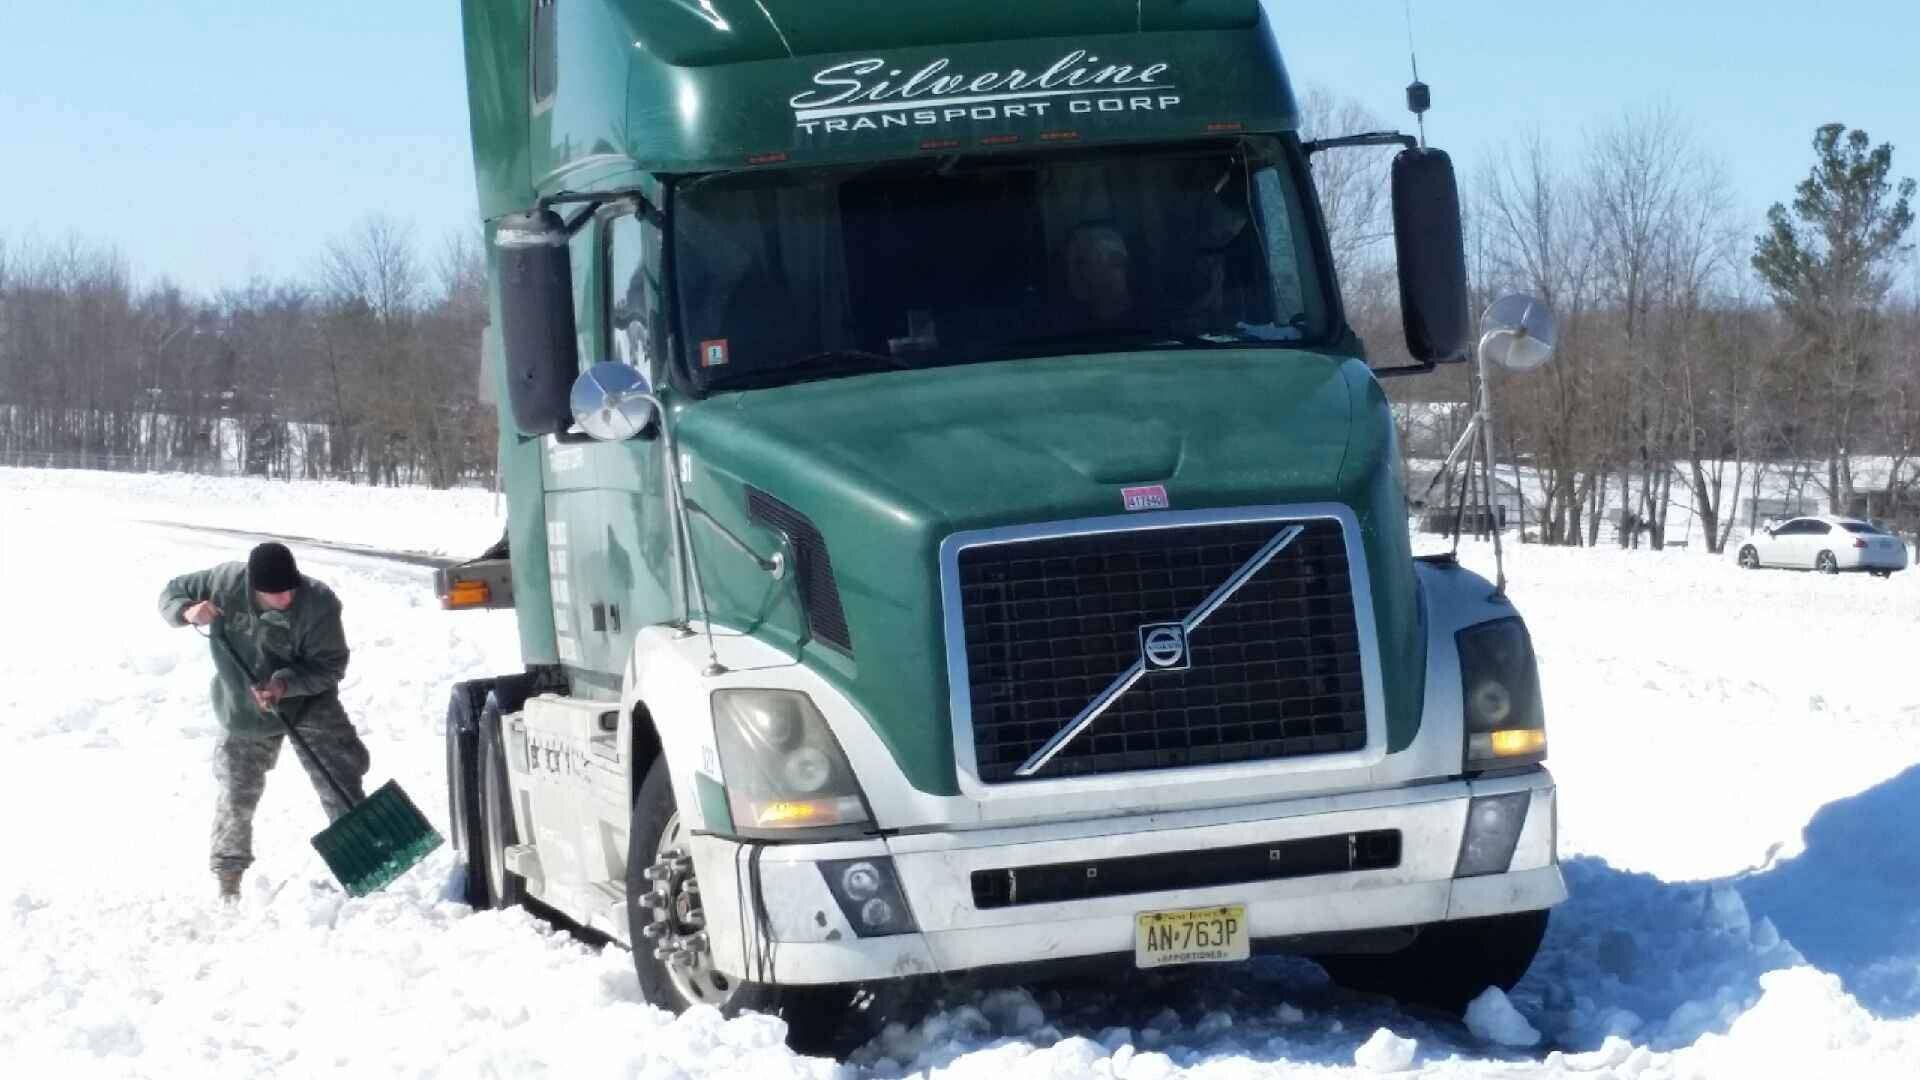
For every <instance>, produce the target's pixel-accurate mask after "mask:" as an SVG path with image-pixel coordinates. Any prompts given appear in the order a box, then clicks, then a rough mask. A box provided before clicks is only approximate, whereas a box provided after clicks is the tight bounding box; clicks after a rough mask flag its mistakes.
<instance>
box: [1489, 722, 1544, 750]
mask: <svg viewBox="0 0 1920 1080" xmlns="http://www.w3.org/2000/svg"><path fill="white" fill-rule="evenodd" d="M1488 741H1489V742H1491V743H1492V744H1493V753H1494V755H1495V756H1496V757H1520V756H1522V755H1525V754H1538V753H1541V752H1543V751H1545V750H1546V748H1547V733H1546V731H1544V730H1543V729H1541V728H1513V729H1508V730H1506V731H1496V732H1494V733H1493V737H1492V738H1491V739H1490V740H1488Z"/></svg>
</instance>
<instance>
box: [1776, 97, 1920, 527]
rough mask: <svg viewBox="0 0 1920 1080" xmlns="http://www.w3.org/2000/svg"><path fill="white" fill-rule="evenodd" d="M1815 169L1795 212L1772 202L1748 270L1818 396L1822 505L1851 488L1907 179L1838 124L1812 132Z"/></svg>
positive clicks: (1899, 246) (1899, 247) (1905, 219)
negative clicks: (1796, 346) (1896, 176)
mask: <svg viewBox="0 0 1920 1080" xmlns="http://www.w3.org/2000/svg"><path fill="white" fill-rule="evenodd" d="M1813 150H1814V155H1815V158H1816V160H1815V162H1814V166H1813V170H1812V171H1811V172H1810V173H1809V174H1808V176H1807V178H1806V179H1805V180H1802V181H1801V182H1800V184H1799V186H1798V187H1796V188H1795V197H1794V200H1793V209H1792V211H1791V212H1789V211H1788V209H1787V207H1785V206H1782V205H1781V204H1779V203H1775V204H1774V205H1773V208H1772V209H1771V210H1769V211H1768V212H1767V231H1766V232H1764V233H1761V234H1760V236H1759V237H1757V238H1756V239H1755V242H1754V253H1753V268H1754V271H1755V272H1756V273H1758V274H1759V275H1760V279H1761V280H1762V281H1763V282H1765V283H1766V286H1767V288H1768V289H1769V290H1770V291H1771V292H1772V294H1773V301H1774V303H1775V304H1776V305H1777V306H1778V307H1779V308H1780V311H1781V312H1782V313H1783V314H1784V315H1785V316H1786V317H1787V319H1788V321H1789V322H1790V323H1791V324H1792V326H1793V328H1794V330H1795V332H1796V335H1797V337H1798V339H1799V342H1800V346H1801V350H1802V355H1803V357H1804V358H1805V359H1806V361H1807V364H1808V367H1809V369H1810V370H1811V371H1812V372H1813V373H1814V374H1815V375H1816V377H1817V378H1818V380H1819V384H1820V386H1821V390H1822V391H1823V393H1824V397H1825V400H1824V402H1823V404H1824V406H1825V408H1826V412H1827V415H1826V416H1825V417H1824V421H1825V427H1826V431H1827V434H1828V438H1829V450H1830V454H1829V459H1828V465H1827V478H1828V487H1827V490H1828V492H1829V500H1830V508H1831V510H1832V511H1833V512H1834V513H1842V512H1845V511H1846V509H1847V504H1848V503H1849V502H1850V501H1851V499H1852V494H1853V469H1852V464H1851V457H1850V454H1851V449H1852V448H1851V444H1852V442H1853V439H1854V435H1855V432H1856V425H1857V424H1858V423H1859V422H1860V421H1861V420H1862V416H1863V413H1864V412H1865V407H1866V405H1867V404H1868V393H1867V392H1868V388H1869V380H1870V377H1871V375H1872V372H1873V368H1874V365H1875V360H1876V357H1875V350H1874V341H1875V337H1876V333H1875V331H1876V329H1877V324H1878V321H1879V314H1880V310H1881V307H1882V305H1883V304H1884V302H1885V300H1886V297H1887V293H1888V292H1889V291H1890V290H1891V288H1892V285H1893V274H1892V267H1893V264H1894V263H1895V262H1896V261H1897V260H1898V259H1899V258H1900V257H1901V256H1902V255H1904V254H1906V253H1907V252H1908V251H1909V250H1911V248H1910V246H1909V245H1905V244H1904V243H1903V241H1904V239H1905V237H1906V233H1907V229H1908V228H1909V227H1910V226H1912V224H1913V208H1912V205H1911V202H1912V198H1913V194H1914V182H1913V181H1912V180H1911V179H1907V180H1901V181H1899V182H1898V183H1897V184H1896V183H1894V182H1893V180H1892V179H1891V176H1892V173H1893V146H1892V144H1891V143H1882V144H1881V145H1879V146H1877V147H1876V146H1874V145H1873V144H1872V141H1871V140H1870V139H1868V137H1867V133H1866V132H1864V131H1860V130H1857V129H1856V130H1853V131H1848V130H1847V127H1846V125H1845V124H1825V125H1822V126H1821V127H1820V128H1819V130H1817V131H1816V132H1814V136H1813Z"/></svg>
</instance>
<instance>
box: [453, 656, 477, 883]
mask: <svg viewBox="0 0 1920 1080" xmlns="http://www.w3.org/2000/svg"><path fill="white" fill-rule="evenodd" d="M486 690H487V682H486V681H480V682H473V683H460V684H458V685H456V686H455V687H454V688H453V696H452V698H451V700H449V701H448V703H447V840H448V841H449V843H450V844H451V845H452V847H453V849H454V851H456V852H458V853H459V854H460V856H461V864H460V870H459V885H460V890H461V899H463V900H465V901H466V902H467V904H468V905H469V906H471V907H475V908H483V907H486V906H487V845H486V842H485V841H486V835H485V830H484V829H483V828H482V827H481V817H480V784H479V778H480V772H479V757H480V737H479V734H478V732H477V731H476V728H477V727H478V723H477V718H478V715H479V713H480V709H479V708H477V707H475V706H476V700H475V699H476V698H484V696H485V694H486Z"/></svg>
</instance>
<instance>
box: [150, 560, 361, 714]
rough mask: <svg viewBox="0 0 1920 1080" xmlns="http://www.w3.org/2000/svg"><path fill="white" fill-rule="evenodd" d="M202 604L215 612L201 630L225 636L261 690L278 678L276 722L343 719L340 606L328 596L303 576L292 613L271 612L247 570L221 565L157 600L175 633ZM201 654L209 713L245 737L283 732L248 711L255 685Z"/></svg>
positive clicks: (229, 665)
mask: <svg viewBox="0 0 1920 1080" xmlns="http://www.w3.org/2000/svg"><path fill="white" fill-rule="evenodd" d="M201 600H212V601H213V603H214V606H216V607H218V608H219V609H220V617H219V618H218V619H215V620H214V621H213V623H212V624H211V625H210V626H208V627H207V630H208V631H209V632H210V633H212V634H217V635H223V636H224V637H225V638H226V642H227V645H228V646H230V647H231V648H232V650H233V652H234V653H235V654H236V655H238V656H239V657H240V659H241V661H242V662H243V663H245V664H246V665H247V666H248V667H250V668H252V669H253V673H254V675H255V676H256V677H257V678H258V680H259V681H260V682H265V681H267V680H269V679H276V678H277V679H281V680H283V681H284V682H285V683H286V684H287V693H286V696H285V697H283V698H281V699H280V715H281V716H283V717H285V718H286V719H287V721H288V722H290V723H300V722H301V721H302V720H303V719H306V720H313V721H318V720H322V719H330V718H332V714H338V716H340V717H342V718H344V717H345V715H346V714H345V711H344V710H343V709H342V708H341V706H340V698H339V695H338V694H337V693H336V691H337V690H338V688H339V686H340V680H341V678H342V677H343V676H345V675H346V673H347V633H346V629H345V628H344V627H342V626H341V625H340V599H339V598H338V597H336V596H334V595H333V590H332V589H329V588H327V587H326V586H325V585H322V584H321V583H320V582H318V581H315V580H313V579H312V578H310V577H307V576H306V575H304V574H302V575H301V576H300V587H299V588H298V589H297V590H295V592H294V594H293V606H292V607H290V608H288V609H287V610H285V611H272V610H269V609H267V608H263V607H261V606H260V605H259V603H257V602H256V601H255V600H254V595H253V590H252V589H251V588H249V587H248V586H247V564H245V563H238V562H231V563H223V564H221V565H219V566H216V567H214V568H213V569H211V570H201V571H198V572H196V573H192V574H182V575H181V576H179V577H177V578H174V579H173V580H172V581H169V582H167V587H166V588H165V589H163V590H162V591H161V593H160V615H161V617H162V618H164V619H166V620H167V622H168V623H170V624H172V625H174V626H185V625H186V620H185V619H184V618H183V617H182V613H183V612H185V611H186V609H187V608H188V607H190V606H192V605H193V604H195V603H197V602H199V601H201ZM207 648H208V649H209V650H210V651H211V652H212V654H213V664H214V669H215V674H214V679H213V708H214V712H215V713H216V714H218V716H219V717H220V722H221V724H223V725H224V726H225V727H226V728H227V730H229V731H233V732H238V733H244V734H278V733H280V732H281V731H283V730H285V729H284V728H282V727H281V725H280V721H278V720H275V719H274V718H273V717H272V716H269V715H268V714H266V713H264V712H261V711H260V709H259V708H257V707H256V706H255V705H254V704H253V698H252V696H251V695H250V694H249V693H248V692H247V691H248V688H249V686H250V685H251V684H252V681H253V680H250V679H248V677H247V674H246V673H245V672H244V671H242V670H241V669H240V668H239V667H237V666H235V665H234V663H233V661H232V660H231V659H229V658H228V656H227V655H226V653H225V652H223V651H222V650H221V649H219V648H218V647H217V646H215V645H214V644H213V643H212V642H211V641H209V642H208V643H207Z"/></svg>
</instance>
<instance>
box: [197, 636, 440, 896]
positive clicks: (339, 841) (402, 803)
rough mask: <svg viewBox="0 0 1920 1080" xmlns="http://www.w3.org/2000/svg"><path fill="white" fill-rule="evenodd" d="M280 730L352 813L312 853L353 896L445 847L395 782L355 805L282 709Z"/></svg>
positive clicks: (256, 680)
mask: <svg viewBox="0 0 1920 1080" xmlns="http://www.w3.org/2000/svg"><path fill="white" fill-rule="evenodd" d="M208 637H210V638H212V639H213V641H214V643H215V644H217V645H219V646H220V650H221V651H222V652H224V653H226V654H227V659H229V660H231V661H233V663H234V666H236V667H238V668H239V669H240V670H241V671H244V672H246V675H247V681H248V682H249V683H251V684H253V685H254V686H259V685H260V677H259V676H258V675H255V674H254V673H253V669H252V668H250V667H248V666H247V663H246V661H244V660H242V659H240V657H239V655H238V654H237V653H235V652H234V651H233V646H231V645H229V644H227V638H226V635H225V634H222V633H218V632H215V633H211V634H209V635H208ZM265 711H266V712H267V713H269V714H271V715H272V716H273V718H274V719H276V720H278V721H280V725H281V726H282V727H284V728H286V729H287V734H288V735H289V736H291V737H292V739H293V741H294V744H295V745H296V746H298V747H299V748H300V750H301V752H302V753H304V754H305V755H306V756H307V760H309V761H311V762H313V765H314V768H315V769H317V770H319V772H320V775H321V776H323V777H325V778H326V780H327V784H328V786H330V787H332V788H333V793H334V794H335V795H337V796H339V797H340V801H341V802H344V803H346V804H348V805H349V806H351V807H352V809H351V810H348V811H347V812H346V813H344V814H342V815H340V818H339V820H337V821H335V822H334V823H333V824H331V825H329V826H327V827H326V828H324V829H322V830H320V831H319V832H318V833H315V834H314V837H313V849H314V850H315V851H317V852H319V853H320V857H321V858H322V859H324V860H326V864H327V869H329V870H332V871H333V876H334V877H336V878H338V879H339V881H340V884H341V886H342V887H343V888H345V889H346V890H347V895H349V896H365V895H367V894H368V893H370V892H377V891H379V890H380V889H383V888H385V887H386V886H387V885H388V884H389V883H390V882H392V881H393V879H395V878H397V877H399V876H400V875H401V874H404V873H406V872H407V871H408V870H411V869H413V867H414V866H416V865H417V864H418V863H419V862H420V860H422V859H424V858H426V857H427V855H428V853H430V852H432V851H433V849H434V848H437V847H439V846H440V844H441V843H442V841H441V838H440V834H439V833H437V832H435V831H434V829H433V826H432V824H430V823H429V822H428V821H427V819H426V816H425V815H423V814H422V813H420V808H419V807H417V806H415V805H413V800H412V799H409V798H407V793H406V792H404V791H402V790H400V785H399V784H396V783H394V782H393V781H392V780H389V781H387V782H386V783H384V784H382V785H380V789H379V790H378V791H375V792H374V793H373V794H371V795H369V796H367V797H366V798H364V799H361V800H359V801H357V802H356V801H355V800H354V798H353V797H352V796H351V795H349V794H347V789H346V788H344V787H342V786H341V785H340V781H338V780H335V779H334V778H333V774H332V773H330V772H328V771H327V767H326V765H324V764H322V763H321V761H320V759H319V758H318V757H315V756H314V753H313V749H312V748H311V747H309V746H308V745H307V740H306V739H305V738H303V737H302V736H301V734H300V733H299V732H298V731H296V730H294V726H293V724H292V723H291V722H289V721H288V720H287V718H286V717H284V716H281V715H280V710H279V709H267V710H265Z"/></svg>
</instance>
